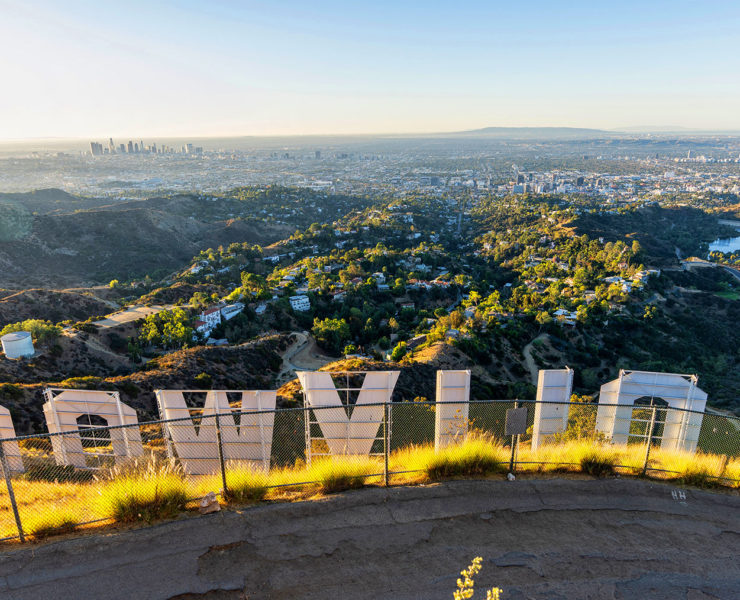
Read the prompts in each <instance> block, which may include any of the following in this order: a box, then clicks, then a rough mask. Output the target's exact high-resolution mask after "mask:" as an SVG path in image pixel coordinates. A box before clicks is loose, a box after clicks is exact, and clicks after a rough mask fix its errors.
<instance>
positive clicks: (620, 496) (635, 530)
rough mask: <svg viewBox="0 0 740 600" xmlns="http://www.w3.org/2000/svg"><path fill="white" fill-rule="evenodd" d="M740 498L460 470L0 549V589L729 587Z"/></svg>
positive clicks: (608, 590)
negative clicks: (466, 572)
mask: <svg viewBox="0 0 740 600" xmlns="http://www.w3.org/2000/svg"><path fill="white" fill-rule="evenodd" d="M738 514H740V497H739V496H738V495H737V493H725V494H720V493H715V494H713V493H709V492H703V491H698V490H693V489H679V488H676V487H675V486H669V485H665V484H659V483H655V482H647V481H639V480H630V479H610V480H590V479H589V480H575V479H550V480H517V481H514V482H508V481H456V482H448V483H444V484H439V485H433V486H421V487H406V488H388V489H385V488H371V489H364V490H358V491H355V492H347V493H344V494H340V495H335V496H331V497H327V498H325V499H321V500H315V501H307V502H297V503H293V504H290V503H285V504H272V505H264V506H258V507H252V508H245V509H242V510H240V511H222V512H221V513H216V514H213V515H207V516H203V517H193V518H188V519H182V520H178V521H174V522H170V523H165V524H162V525H158V526H154V527H148V528H143V529H139V530H133V531H125V532H121V533H117V534H112V535H110V534H109V535H92V536H89V537H83V538H78V539H71V540H65V541H59V542H51V543H48V544H45V545H34V546H28V547H25V548H23V549H19V550H15V551H12V552H9V553H7V554H5V555H4V556H3V555H0V596H1V597H2V598H3V599H4V600H31V599H32V600H37V599H38V598H55V599H57V600H68V599H69V600H71V599H75V600H76V599H78V598H83V597H84V598H105V599H106V600H119V599H120V600H131V599H132V598H136V599H137V600H175V599H177V600H196V599H199V600H205V599H206V598H207V599H208V600H237V599H239V600H244V599H247V598H248V599H249V600H266V599H269V600H289V599H290V600H319V599H320V600H325V599H326V598H337V599H345V598H346V599H350V598H351V599H352V600H378V599H381V600H383V599H389V600H437V599H440V600H442V599H444V600H448V599H449V598H451V597H452V591H453V590H454V589H455V582H456V580H457V578H458V577H459V572H460V570H461V569H462V568H464V567H465V566H466V565H467V564H468V563H469V562H470V560H471V559H472V558H473V557H475V556H481V557H482V558H483V570H482V572H481V573H480V574H479V575H478V576H477V577H476V583H477V584H478V585H477V590H478V591H477V593H476V595H475V597H480V596H484V593H483V594H482V593H481V592H482V591H483V590H485V589H486V588H487V587H492V586H494V585H495V586H499V587H501V588H503V590H504V594H503V598H504V599H505V600H516V599H521V600H524V599H529V598H531V599H538V600H539V599H545V598H549V599H552V600H555V599H566V598H567V599H568V600H586V599H594V598H608V599H611V600H633V599H634V600H637V599H640V600H642V599H648V598H649V599H651V600H679V599H680V600H704V599H710V598H711V599H714V600H716V599H720V600H730V599H733V600H734V599H735V598H737V590H738V589H740V563H739V562H738V560H737V557H738V556H740V519H739V518H738Z"/></svg>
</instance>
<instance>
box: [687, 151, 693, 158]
mask: <svg viewBox="0 0 740 600" xmlns="http://www.w3.org/2000/svg"><path fill="white" fill-rule="evenodd" d="M693 155H694V153H693V152H691V150H689V151H688V152H687V153H686V158H691V157H692V156H693Z"/></svg>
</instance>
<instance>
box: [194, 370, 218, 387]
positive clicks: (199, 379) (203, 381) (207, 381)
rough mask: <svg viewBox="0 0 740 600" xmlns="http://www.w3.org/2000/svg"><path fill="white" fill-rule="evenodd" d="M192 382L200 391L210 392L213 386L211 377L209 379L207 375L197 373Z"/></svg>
mask: <svg viewBox="0 0 740 600" xmlns="http://www.w3.org/2000/svg"><path fill="white" fill-rule="evenodd" d="M193 382H194V383H195V385H196V386H197V387H199V388H201V389H204V390H210V389H211V386H213V377H211V376H210V375H209V374H208V373H198V374H197V375H196V376H195V377H193Z"/></svg>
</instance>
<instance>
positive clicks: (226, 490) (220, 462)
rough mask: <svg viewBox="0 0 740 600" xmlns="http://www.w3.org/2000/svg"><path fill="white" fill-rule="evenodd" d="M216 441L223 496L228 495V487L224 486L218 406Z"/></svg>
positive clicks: (224, 475) (224, 469)
mask: <svg viewBox="0 0 740 600" xmlns="http://www.w3.org/2000/svg"><path fill="white" fill-rule="evenodd" d="M216 441H217V442H218V462H219V465H220V466H221V485H223V498H224V499H225V498H227V497H228V495H229V488H227V487H226V465H225V463H224V444H223V441H222V439H221V420H220V419H219V417H218V407H216Z"/></svg>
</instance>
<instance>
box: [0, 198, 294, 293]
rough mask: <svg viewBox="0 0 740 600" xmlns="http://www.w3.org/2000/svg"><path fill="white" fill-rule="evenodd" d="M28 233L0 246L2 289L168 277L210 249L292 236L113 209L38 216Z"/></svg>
mask: <svg viewBox="0 0 740 600" xmlns="http://www.w3.org/2000/svg"><path fill="white" fill-rule="evenodd" d="M1 216H2V215H0V217H1ZM23 233H24V235H22V236H19V238H18V239H15V240H7V239H6V241H2V240H0V286H3V287H29V286H41V287H51V286H62V285H63V286H73V285H86V284H95V283H105V282H107V281H109V280H111V279H114V278H115V279H122V280H123V279H127V278H129V277H134V276H143V275H144V274H146V273H150V272H155V271H157V272H159V273H166V272H167V271H171V270H174V269H178V268H181V267H182V266H183V264H184V263H185V262H187V261H189V260H190V259H191V258H192V257H193V255H194V254H196V253H197V252H198V251H200V250H201V249H203V248H207V247H216V246H219V245H222V244H226V245H228V244H229V243H231V242H251V243H260V244H266V243H270V242H274V241H276V240H278V239H281V238H282V237H283V236H285V235H286V233H287V232H286V228H285V227H284V226H276V225H264V224H259V225H256V224H250V223H246V222H244V221H238V220H226V221H216V222H212V223H211V222H204V221H200V220H198V219H194V218H191V217H185V216H182V215H177V214H173V213H170V212H166V211H163V210H154V209H152V208H127V207H108V208H106V209H95V210H87V211H82V212H76V213H69V214H59V215H35V216H33V219H32V222H31V224H30V226H29V227H28V231H27V232H25V230H24V232H23Z"/></svg>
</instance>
